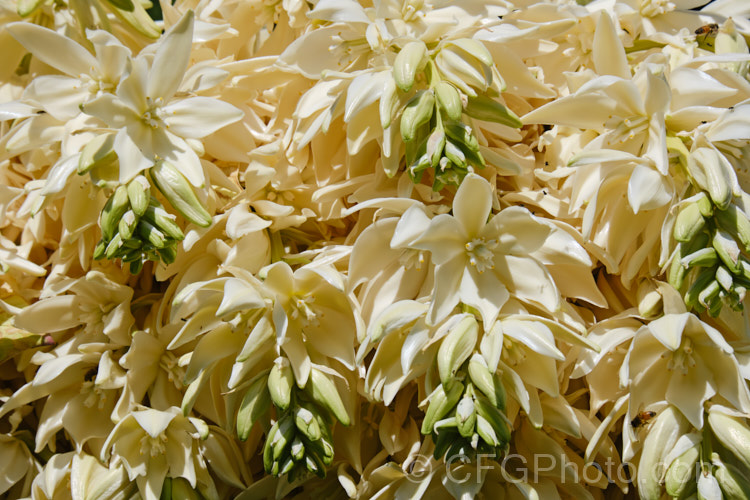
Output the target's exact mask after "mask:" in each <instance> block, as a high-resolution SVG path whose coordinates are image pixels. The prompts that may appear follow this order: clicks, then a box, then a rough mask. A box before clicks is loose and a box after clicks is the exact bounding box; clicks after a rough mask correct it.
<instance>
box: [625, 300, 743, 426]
mask: <svg viewBox="0 0 750 500" xmlns="http://www.w3.org/2000/svg"><path fill="white" fill-rule="evenodd" d="M733 353H734V350H733V349H732V346H730V345H729V344H728V343H727V342H726V340H724V338H723V337H722V335H721V333H720V332H719V331H717V330H716V329H715V328H713V327H711V326H710V325H708V324H706V323H703V322H702V321H701V320H700V319H698V318H697V317H696V316H695V315H693V314H690V313H682V314H668V315H666V316H664V317H663V318H660V319H657V320H655V321H652V322H651V323H649V324H648V325H646V326H644V327H642V328H641V329H640V330H639V331H638V332H637V333H636V335H635V337H634V338H633V341H632V343H631V345H630V349H629V351H628V354H627V356H626V358H625V360H624V363H623V365H622V368H621V371H620V384H621V385H623V386H627V387H628V388H629V391H630V394H631V397H630V398H631V399H630V406H629V410H628V417H627V418H626V421H631V420H632V419H633V418H635V416H636V414H637V413H638V411H640V410H639V408H640V407H641V406H642V405H648V404H651V403H654V402H657V401H663V400H665V399H666V401H667V402H669V403H670V404H672V405H674V406H675V407H676V408H677V409H678V410H679V411H680V412H681V413H682V414H683V415H684V416H685V417H686V418H687V419H688V420H689V421H690V423H691V424H692V425H693V426H694V427H696V428H697V429H701V428H702V427H703V414H704V411H705V410H704V404H705V402H706V401H707V400H708V399H710V398H712V397H713V396H715V395H719V396H721V397H723V398H725V399H726V400H727V401H729V402H730V403H731V404H732V405H734V407H735V408H737V409H738V410H740V411H743V412H748V411H750V392H749V391H748V388H747V385H746V383H745V381H744V379H743V377H742V375H741V373H740V370H739V366H738V364H737V360H736V359H735V357H734V354H733Z"/></svg>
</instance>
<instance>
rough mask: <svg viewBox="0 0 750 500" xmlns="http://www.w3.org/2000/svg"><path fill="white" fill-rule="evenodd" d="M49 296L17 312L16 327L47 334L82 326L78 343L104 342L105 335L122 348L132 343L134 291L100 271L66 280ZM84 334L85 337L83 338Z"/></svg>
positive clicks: (52, 289)
mask: <svg viewBox="0 0 750 500" xmlns="http://www.w3.org/2000/svg"><path fill="white" fill-rule="evenodd" d="M46 292H47V293H48V294H49V296H46V297H45V296H44V295H43V296H42V298H41V300H39V301H38V302H35V303H33V304H31V305H30V306H28V307H25V308H23V309H21V310H20V311H18V313H17V314H16V316H15V319H14V322H15V325H16V326H17V327H19V328H22V329H24V330H27V331H29V332H33V333H38V334H42V335H43V334H48V333H52V334H54V333H56V332H62V331H64V330H67V329H69V328H73V327H76V326H79V325H83V329H82V332H81V333H79V334H78V338H77V339H76V342H78V343H82V342H84V340H87V341H98V342H101V341H102V338H101V335H105V336H107V337H108V338H109V340H110V341H111V342H114V343H116V344H119V345H128V344H129V343H130V328H131V327H132V325H133V323H134V322H135V319H134V318H133V315H132V313H131V312H130V301H131V299H132V297H133V289H132V288H130V287H129V286H125V285H121V284H120V283H117V282H115V281H112V280H111V279H110V278H109V277H108V276H107V275H105V274H104V273H103V272H101V271H89V272H88V273H87V274H86V276H85V277H83V278H78V279H72V278H66V279H64V280H61V281H60V282H58V283H56V284H55V285H54V286H48V287H47V290H46ZM83 333H85V334H86V336H85V337H84V336H83V335H82V334H83Z"/></svg>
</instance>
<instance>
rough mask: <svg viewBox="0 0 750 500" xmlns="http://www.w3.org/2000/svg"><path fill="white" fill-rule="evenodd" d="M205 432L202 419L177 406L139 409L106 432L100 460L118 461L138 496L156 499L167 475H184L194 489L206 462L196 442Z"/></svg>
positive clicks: (202, 476) (202, 477)
mask: <svg viewBox="0 0 750 500" xmlns="http://www.w3.org/2000/svg"><path fill="white" fill-rule="evenodd" d="M208 434H209V429H208V426H207V425H206V424H205V423H204V422H203V421H202V420H200V419H198V418H192V417H185V416H183V415H182V413H181V411H180V409H179V408H175V407H172V408H168V409H166V410H164V411H158V410H154V409H150V408H145V409H138V410H134V411H133V412H131V413H130V414H129V415H128V416H127V417H126V418H124V419H123V420H121V421H120V422H118V424H117V425H116V426H115V428H114V429H113V430H112V432H111V433H110V434H109V437H107V440H106V441H105V443H104V445H103V451H102V460H103V461H106V462H108V463H110V464H117V463H121V464H122V465H123V466H124V467H125V470H126V471H127V473H128V478H129V479H130V481H135V482H136V483H137V485H138V490H139V491H140V493H141V495H142V496H143V497H144V498H145V499H147V500H157V499H158V498H159V495H160V494H161V491H162V485H163V484H164V479H165V478H167V477H170V478H180V477H182V478H185V479H186V480H187V481H188V482H189V483H190V486H191V487H193V488H196V487H197V486H198V479H199V478H200V479H203V480H205V479H206V476H207V474H206V472H205V470H206V465H205V461H204V459H203V457H202V455H201V454H200V453H199V452H198V449H199V441H200V440H203V439H206V437H207V436H208ZM110 466H111V465H110ZM211 486H213V484H212V483H211Z"/></svg>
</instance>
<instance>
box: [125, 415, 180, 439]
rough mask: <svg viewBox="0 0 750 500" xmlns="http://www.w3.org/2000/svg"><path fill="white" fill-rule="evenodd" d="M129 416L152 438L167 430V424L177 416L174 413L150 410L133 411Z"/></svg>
mask: <svg viewBox="0 0 750 500" xmlns="http://www.w3.org/2000/svg"><path fill="white" fill-rule="evenodd" d="M131 415H133V418H134V419H135V421H136V422H138V425H140V426H141V428H142V429H143V430H144V431H146V434H148V435H149V436H151V437H152V438H156V437H159V434H161V433H162V432H164V431H166V430H167V427H168V426H169V424H170V423H171V422H172V420H174V418H175V416H176V415H177V414H176V412H174V411H159V410H154V409H152V408H148V409H146V410H140V411H134V412H133V413H132V414H131Z"/></svg>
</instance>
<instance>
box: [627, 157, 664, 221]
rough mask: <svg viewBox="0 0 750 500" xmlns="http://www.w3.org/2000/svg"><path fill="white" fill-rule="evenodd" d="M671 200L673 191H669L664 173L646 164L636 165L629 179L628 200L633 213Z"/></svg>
mask: <svg viewBox="0 0 750 500" xmlns="http://www.w3.org/2000/svg"><path fill="white" fill-rule="evenodd" d="M665 151H666V150H665ZM671 200H672V193H670V192H669V190H668V186H667V184H666V180H665V178H664V177H663V176H662V174H660V173H659V172H657V171H656V170H654V169H652V168H649V167H648V166H646V165H641V164H639V165H636V167H635V168H634V169H633V173H632V174H631V175H630V180H629V181H628V202H629V203H630V207H631V208H632V209H633V213H636V214H637V213H638V212H639V211H641V210H653V209H655V208H658V207H661V206H664V205H666V204H667V203H669V202H670V201H671Z"/></svg>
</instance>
